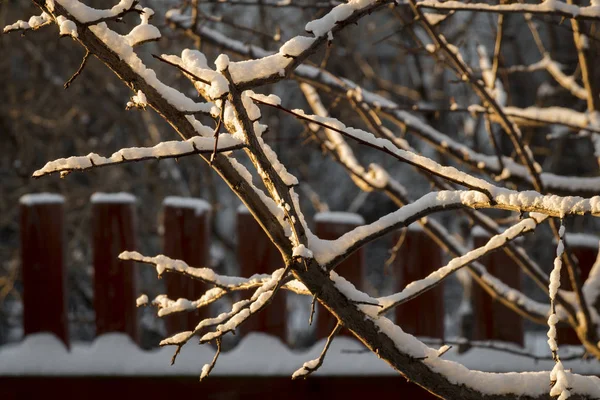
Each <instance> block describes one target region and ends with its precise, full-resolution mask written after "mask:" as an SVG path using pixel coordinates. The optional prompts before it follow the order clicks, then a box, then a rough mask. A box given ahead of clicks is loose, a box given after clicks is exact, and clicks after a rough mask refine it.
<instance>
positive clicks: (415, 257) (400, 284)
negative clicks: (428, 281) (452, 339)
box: [393, 223, 444, 338]
mask: <svg viewBox="0 0 600 400" xmlns="http://www.w3.org/2000/svg"><path fill="white" fill-rule="evenodd" d="M401 235H404V238H403V241H402V244H401V246H400V248H399V249H398V253H397V254H396V257H395V258H394V262H393V266H394V272H395V274H396V276H397V280H396V285H397V286H396V287H397V288H398V290H402V289H404V287H406V285H408V284H409V283H411V282H413V281H415V280H418V279H423V278H425V277H426V276H427V275H429V274H430V273H432V272H433V271H435V270H437V269H438V268H440V267H442V266H443V264H442V252H441V249H440V247H439V246H438V245H437V244H436V243H435V242H434V241H433V239H431V238H430V237H429V236H427V234H426V233H425V231H423V229H422V228H421V226H420V225H419V224H417V223H415V224H412V225H411V226H410V227H409V228H408V229H406V231H404V232H402V231H399V232H397V233H396V234H395V238H394V243H397V242H398V240H400V237H401ZM396 323H397V324H398V325H399V326H400V327H401V328H402V329H403V330H404V331H405V332H408V333H410V334H412V335H415V336H425V337H432V338H443V337H444V283H441V284H439V285H437V286H436V287H434V288H433V289H430V290H428V291H427V292H425V293H423V294H421V295H420V296H418V297H416V298H414V299H412V300H409V301H408V302H406V303H404V304H401V305H399V306H398V307H396Z"/></svg>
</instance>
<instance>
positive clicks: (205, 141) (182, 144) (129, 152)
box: [33, 130, 244, 178]
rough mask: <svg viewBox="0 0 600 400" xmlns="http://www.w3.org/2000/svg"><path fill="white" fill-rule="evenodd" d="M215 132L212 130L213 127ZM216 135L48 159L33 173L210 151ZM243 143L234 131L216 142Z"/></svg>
mask: <svg viewBox="0 0 600 400" xmlns="http://www.w3.org/2000/svg"><path fill="white" fill-rule="evenodd" d="M211 133H212V130H211ZM214 147H215V139H214V138H212V137H203V136H194V137H192V138H190V139H188V140H186V141H170V142H161V143H159V144H157V145H156V146H154V147H131V148H126V149H121V150H119V151H117V152H116V153H113V154H112V155H111V156H110V157H102V156H99V155H98V154H95V153H90V154H88V155H87V156H76V157H68V158H60V159H58V160H54V161H49V162H48V163H46V165H44V167H43V168H41V169H38V170H37V171H35V172H34V173H33V177H35V178H39V177H42V176H44V175H48V174H52V173H55V172H58V173H60V174H61V176H65V175H66V174H68V173H70V172H73V171H85V170H88V169H92V168H100V167H107V166H110V165H115V164H124V163H128V162H136V161H143V160H152V159H156V160H162V159H166V158H182V157H186V156H190V155H193V154H211V153H213V152H214ZM243 147H244V143H243V142H242V141H241V140H239V139H238V138H235V137H233V136H231V135H227V134H222V135H220V137H219V142H218V144H217V152H220V153H222V152H228V151H233V150H237V149H241V148H243Z"/></svg>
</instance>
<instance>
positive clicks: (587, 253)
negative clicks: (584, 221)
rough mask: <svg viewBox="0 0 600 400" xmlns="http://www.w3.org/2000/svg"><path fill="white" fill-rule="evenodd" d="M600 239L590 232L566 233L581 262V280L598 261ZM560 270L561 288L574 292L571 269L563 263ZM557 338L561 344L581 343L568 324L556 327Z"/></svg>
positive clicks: (575, 254) (569, 243) (582, 280)
mask: <svg viewBox="0 0 600 400" xmlns="http://www.w3.org/2000/svg"><path fill="white" fill-rule="evenodd" d="M598 240H599V238H598V237H596V236H594V235H589V234H577V233H567V234H566V237H565V241H566V244H567V246H568V248H569V250H570V251H571V254H572V255H573V256H575V258H576V259H577V261H578V263H579V271H580V274H581V282H585V280H586V279H587V277H588V276H589V275H590V271H591V270H592V267H593V266H594V263H595V262H596V257H597V255H598ZM560 272H561V274H560V288H561V290H567V291H570V292H572V291H573V287H572V286H571V280H570V278H569V271H568V270H567V267H566V266H565V265H563V268H562V269H561V271H560ZM556 340H557V341H558V344H559V345H561V344H570V345H580V344H581V340H579V338H578V337H577V334H576V333H575V331H574V330H573V328H571V327H568V326H564V327H563V326H559V327H557V328H556Z"/></svg>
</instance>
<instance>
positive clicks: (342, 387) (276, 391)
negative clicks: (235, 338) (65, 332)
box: [0, 366, 437, 400]
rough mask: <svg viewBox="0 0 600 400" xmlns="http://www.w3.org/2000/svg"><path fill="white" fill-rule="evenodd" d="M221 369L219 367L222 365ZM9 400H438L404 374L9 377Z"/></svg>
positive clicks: (4, 382) (5, 393)
mask: <svg viewBox="0 0 600 400" xmlns="http://www.w3.org/2000/svg"><path fill="white" fill-rule="evenodd" d="M217 368H218V366H217ZM0 387H1V388H2V399H3V400H30V399H40V398H45V397H48V393H60V398H61V399H65V400H68V399H74V400H80V399H81V398H82V394H84V396H83V397H85V399H86V400H106V399H113V398H117V399H130V398H131V399H146V400H152V399H157V400H164V399H184V398H201V399H206V400H238V399H239V400H242V399H243V400H254V399H256V400H265V399H279V398H281V399H286V400H288V399H289V400H294V399H298V400H307V399H347V400H353V399H357V400H364V399H374V398H382V399H386V398H395V397H398V395H400V398H402V399H410V400H421V399H422V400H429V399H432V400H433V399H437V397H435V396H433V395H432V394H430V393H429V392H427V391H425V390H424V389H421V388H420V387H419V386H417V385H415V384H414V383H410V382H407V381H406V379H404V378H403V377H401V376H399V375H390V376H378V377H371V376H349V377H339V376H311V377H309V378H308V379H306V380H303V379H300V380H294V381H293V380H291V379H290V377H288V376H277V377H264V376H257V377H235V376H232V377H218V376H214V377H209V378H208V379H206V380H205V381H203V382H198V378H197V377H195V378H194V377H174V378H164V377H159V378H157V377H79V378H56V377H55V378H51V377H48V378H40V377H30V378H27V377H23V378H3V377H0Z"/></svg>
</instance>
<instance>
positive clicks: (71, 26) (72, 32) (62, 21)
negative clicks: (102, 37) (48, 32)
mask: <svg viewBox="0 0 600 400" xmlns="http://www.w3.org/2000/svg"><path fill="white" fill-rule="evenodd" d="M56 22H58V26H59V29H60V35H61V36H72V37H75V38H76V37H78V36H79V33H77V25H75V22H73V21H71V20H68V19H66V18H65V17H63V16H62V15H59V16H58V17H56Z"/></svg>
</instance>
